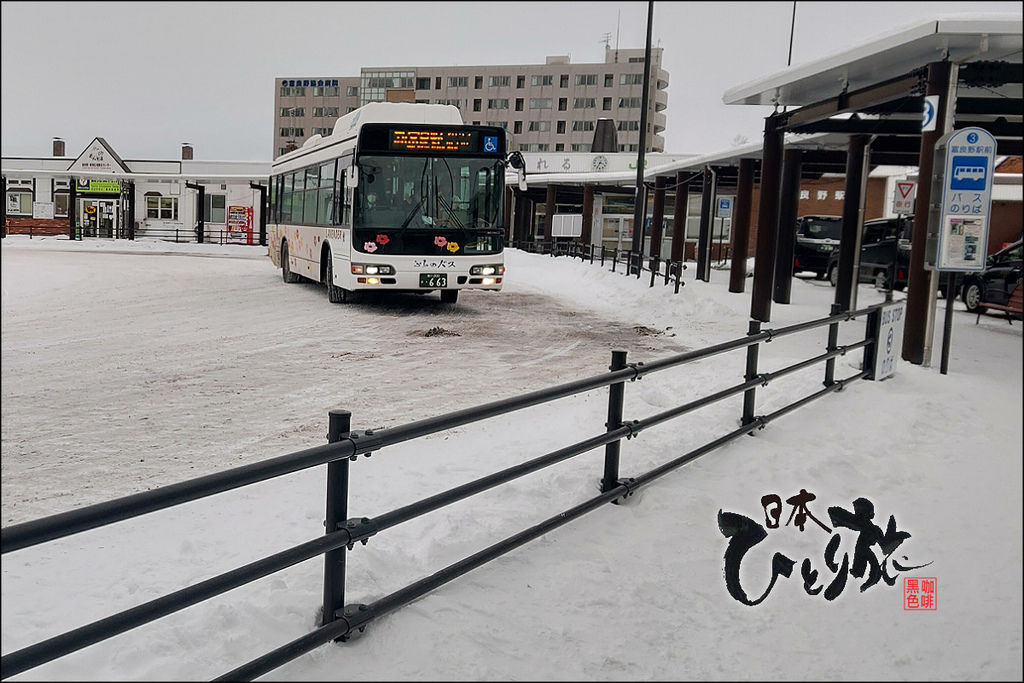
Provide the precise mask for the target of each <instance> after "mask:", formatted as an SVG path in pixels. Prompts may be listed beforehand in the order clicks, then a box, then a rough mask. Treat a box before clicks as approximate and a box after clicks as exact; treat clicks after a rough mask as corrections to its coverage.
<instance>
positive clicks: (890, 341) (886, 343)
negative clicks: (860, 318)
mask: <svg viewBox="0 0 1024 683" xmlns="http://www.w3.org/2000/svg"><path fill="white" fill-rule="evenodd" d="M906 304H907V302H906V300H902V301H894V302H893V303H890V304H884V305H883V306H882V307H881V309H880V310H879V311H878V314H877V315H878V318H877V320H875V321H872V322H871V323H870V324H873V325H877V326H878V331H877V332H875V333H874V334H873V335H872V336H873V337H874V339H875V343H874V344H873V345H872V346H873V347H874V348H869V349H866V350H865V351H866V352H867V353H872V354H873V356H874V360H873V361H872V365H871V368H872V370H871V373H870V374H869V375H868V377H867V378H868V379H873V380H883V379H885V378H886V377H889V376H891V375H892V374H893V373H894V372H896V361H897V360H899V357H900V353H901V351H902V349H903V318H904V312H905V311H906Z"/></svg>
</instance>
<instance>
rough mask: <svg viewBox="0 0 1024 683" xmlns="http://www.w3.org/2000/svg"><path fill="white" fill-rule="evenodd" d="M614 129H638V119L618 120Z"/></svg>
mask: <svg viewBox="0 0 1024 683" xmlns="http://www.w3.org/2000/svg"><path fill="white" fill-rule="evenodd" d="M615 129H616V130H640V122H639V121H619V122H618V124H617V125H616V126H615Z"/></svg>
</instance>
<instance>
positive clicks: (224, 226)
mask: <svg viewBox="0 0 1024 683" xmlns="http://www.w3.org/2000/svg"><path fill="white" fill-rule="evenodd" d="M193 156H194V149H193V148H192V146H191V145H189V144H188V143H185V144H183V145H182V148H181V159H173V160H171V159H165V160H160V159H123V158H121V156H120V155H119V154H118V153H117V152H116V151H115V150H114V148H113V147H112V146H111V145H110V143H109V142H107V140H105V139H104V138H102V137H97V138H94V139H93V140H92V142H90V143H89V144H88V145H87V146H86V147H85V149H84V150H82V152H81V153H80V154H79V155H78V156H74V157H72V156H66V155H65V149H64V141H63V140H60V139H59V138H55V139H54V141H53V155H52V156H49V157H6V156H5V157H3V160H2V163H3V194H4V205H3V206H4V216H3V218H4V225H5V230H6V232H7V233H11V234H30V235H69V236H71V237H74V238H80V237H108V238H123V239H134V238H136V237H158V238H162V239H173V240H174V241H184V242H189V241H201V242H206V241H215V242H234V243H243V244H247V243H254V244H258V243H259V234H260V231H259V230H260V229H259V226H260V224H261V221H265V217H264V213H263V211H262V210H261V206H262V200H261V196H262V195H263V194H265V192H266V184H267V177H268V175H269V172H270V162H269V161H206V160H198V159H195V158H193ZM260 188H263V189H262V190H261V189H260ZM264 225H265V223H264Z"/></svg>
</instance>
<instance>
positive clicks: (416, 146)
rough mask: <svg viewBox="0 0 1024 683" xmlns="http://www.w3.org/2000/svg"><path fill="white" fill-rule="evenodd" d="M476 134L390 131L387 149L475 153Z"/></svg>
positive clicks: (470, 132)
mask: <svg viewBox="0 0 1024 683" xmlns="http://www.w3.org/2000/svg"><path fill="white" fill-rule="evenodd" d="M478 144H479V143H478V141H477V133H476V132H474V131H466V130H398V129H392V130H391V139H390V140H389V141H388V148H389V149H392V150H406V151H410V152H476V151H477V147H478Z"/></svg>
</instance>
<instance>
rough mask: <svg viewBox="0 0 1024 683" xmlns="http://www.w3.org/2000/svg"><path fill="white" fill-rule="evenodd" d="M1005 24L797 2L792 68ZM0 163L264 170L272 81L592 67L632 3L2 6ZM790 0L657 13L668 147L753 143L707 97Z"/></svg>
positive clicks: (741, 121)
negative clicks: (554, 58)
mask: <svg viewBox="0 0 1024 683" xmlns="http://www.w3.org/2000/svg"><path fill="white" fill-rule="evenodd" d="M965 11H969V12H971V13H972V14H974V13H984V14H990V13H1002V14H1014V15H1016V16H1018V17H1019V16H1020V15H1021V9H1020V3H1018V2H966V3H965V2H797V3H796V22H795V31H794V39H793V62H792V63H793V64H794V65H798V64H800V63H803V62H808V61H813V60H816V59H819V58H821V57H824V56H826V55H829V54H833V53H835V52H839V51H842V50H844V49H847V48H850V47H853V46H855V45H858V44H860V43H863V42H865V41H868V40H871V39H873V38H875V37H877V36H879V35H881V34H884V33H887V32H890V31H892V30H893V29H896V28H899V27H902V26H906V25H908V24H915V23H919V22H920V21H925V20H928V19H930V18H935V17H936V16H937V15H940V14H950V13H963V12H965ZM0 12H2V22H0V27H2V35H3V40H2V58H3V63H4V70H3V84H2V95H3V97H2V98H0V107H2V138H0V139H2V152H3V154H4V155H6V156H48V155H49V154H50V153H51V142H50V140H51V138H52V137H54V136H59V137H62V138H64V140H65V141H66V143H67V154H68V155H77V154H79V153H80V152H81V151H82V150H83V149H84V148H85V146H86V145H87V144H88V143H89V142H90V141H91V140H92V138H93V137H96V136H102V137H105V138H106V139H107V141H108V142H109V143H110V144H111V145H112V146H113V147H114V149H115V151H117V152H118V153H119V154H120V155H121V156H122V157H125V158H158V159H167V158H170V159H176V158H178V157H179V155H180V144H181V143H182V142H184V141H188V142H191V143H192V144H193V145H194V146H195V150H196V152H195V153H196V158H197V159H219V160H269V159H270V158H271V154H272V152H271V150H272V145H273V107H274V78H275V77H280V76H306V77H314V76H315V77H320V78H325V77H328V76H331V77H341V76H357V75H358V74H359V69H360V67H363V66H421V65H423V66H444V65H457V64H465V65H475V64H543V63H544V58H545V57H546V56H548V55H562V54H568V55H570V56H571V58H572V61H573V62H591V63H592V62H602V61H603V60H604V54H603V49H604V48H603V42H604V36H605V34H610V39H611V41H612V44H613V45H614V43H615V41H616V40H617V41H618V45H619V47H620V48H631V47H635V48H642V47H643V46H644V41H645V36H646V28H647V3H646V2H543V3H541V2H515V3H511V2H466V3H463V2H412V3H405V2H359V3H351V2H337V3H304V2H286V3H246V2H228V3H216V2H209V3H206V2H204V3H187V2H172V3H160V2H139V3H115V4H114V5H110V6H107V5H97V4H95V3H88V2H82V3H78V2H74V3H57V2H51V3H32V2H7V1H5V2H3V4H2V5H0ZM792 12H793V3H792V2H655V3H654V28H653V32H652V33H653V37H652V41H653V45H654V46H659V45H660V46H661V47H663V48H664V50H665V52H664V68H665V69H667V70H668V72H669V80H670V85H669V88H668V109H667V110H666V111H665V113H666V115H667V118H668V122H667V127H666V130H665V133H664V136H665V142H666V149H665V151H666V152H672V153H708V152H715V151H718V150H721V149H726V148H728V147H730V146H732V144H733V142H734V140H736V138H737V136H743V137H746V138H747V139H748V140H750V141H754V140H756V139H758V138H759V137H760V135H761V131H762V129H763V118H764V116H766V115H767V114H768V113H770V109H769V108H767V107H759V106H749V105H731V106H726V105H724V104H722V93H724V92H725V91H726V90H728V89H730V88H732V87H735V86H737V85H740V84H743V83H747V82H749V81H752V80H755V79H758V78H761V77H763V76H766V75H769V74H772V73H774V72H776V71H779V70H781V69H783V68H785V66H786V60H787V55H788V50H789V38H790V23H791V19H792Z"/></svg>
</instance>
